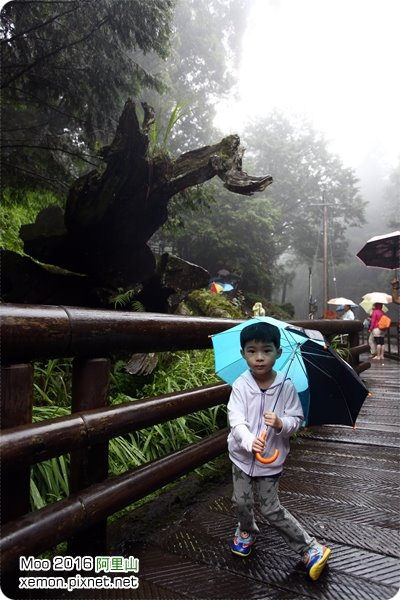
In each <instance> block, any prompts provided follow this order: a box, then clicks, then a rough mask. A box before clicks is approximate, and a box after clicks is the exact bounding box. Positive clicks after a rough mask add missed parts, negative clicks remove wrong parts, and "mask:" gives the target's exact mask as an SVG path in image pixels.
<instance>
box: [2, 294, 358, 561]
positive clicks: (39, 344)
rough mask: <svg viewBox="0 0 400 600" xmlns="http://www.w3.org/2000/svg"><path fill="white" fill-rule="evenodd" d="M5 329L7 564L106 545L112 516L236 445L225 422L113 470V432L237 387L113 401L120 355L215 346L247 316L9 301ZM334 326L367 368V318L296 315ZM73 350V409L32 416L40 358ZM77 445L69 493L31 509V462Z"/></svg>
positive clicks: (222, 398) (187, 409)
mask: <svg viewBox="0 0 400 600" xmlns="http://www.w3.org/2000/svg"><path fill="white" fill-rule="evenodd" d="M0 318H1V333H2V338H1V342H2V354H1V357H2V365H3V366H2V371H1V374H2V397H1V415H2V421H1V423H2V437H1V467H2V469H1V477H2V480H1V490H2V511H1V515H2V522H3V523H4V525H3V528H2V540H1V548H0V549H1V552H2V569H3V570H5V569H13V568H15V567H16V561H17V559H18V557H19V556H21V555H25V556H26V555H32V554H36V553H39V552H41V551H43V550H45V549H47V548H49V547H52V546H54V545H55V544H57V543H59V542H60V541H63V540H69V553H71V554H73V553H78V554H80V555H90V554H92V555H93V554H96V553H101V552H104V549H105V542H106V519H107V516H109V515H111V514H113V513H115V512H116V511H118V510H120V509H122V508H124V507H125V506H128V505H129V504H131V503H132V502H134V501H136V500H138V499H139V498H142V497H144V496H146V495H147V494H149V493H150V492H152V491H154V490H156V489H158V488H160V487H161V486H163V485H165V484H166V483H168V482H171V481H173V480H175V479H176V478H178V477H180V476H181V475H184V474H186V473H188V472H190V471H191V470H193V469H195V468H196V467H198V466H200V465H201V464H204V463H206V462H208V461H210V460H211V459H213V458H215V457H216V456H218V455H219V454H221V453H223V452H224V451H225V450H226V437H227V430H226V429H224V430H221V431H219V432H217V433H216V434H213V435H211V436H209V437H207V438H205V439H202V440H201V441H199V442H196V443H194V444H190V445H188V446H187V447H185V448H183V449H181V450H179V451H177V452H174V453H172V454H170V455H168V456H165V457H163V458H160V459H158V460H155V461H152V462H150V463H147V464H144V465H142V466H141V467H139V468H136V469H132V470H129V471H127V472H125V473H124V474H122V475H118V476H114V477H108V440H109V439H111V438H113V437H116V436H118V435H123V434H126V433H128V432H132V431H137V430H140V429H142V428H144V427H148V426H152V425H155V424H158V423H161V422H163V421H168V420H170V419H173V418H176V417H178V416H181V415H185V414H189V413H193V412H195V411H198V410H201V409H205V408H209V407H212V406H216V405H218V404H221V403H226V402H227V400H228V397H229V392H230V387H229V386H228V385H226V384H223V383H221V384H216V385H210V386H205V387H203V388H199V389H195V390H189V391H185V392H181V393H176V394H169V395H166V396H161V397H157V398H148V399H146V400H141V401H135V402H129V403H125V404H119V405H116V406H107V396H108V384H109V375H110V358H109V357H110V355H113V356H115V355H118V354H119V353H126V352H127V351H128V352H157V351H165V350H188V349H205V348H209V347H211V340H210V338H209V336H210V335H211V334H213V333H218V332H220V331H224V330H225V329H228V328H229V327H232V326H233V325H236V324H237V323H238V321H235V320H231V319H214V318H206V317H182V316H174V315H161V314H152V313H131V312H116V311H107V310H104V311H100V310H90V309H81V308H73V307H62V306H27V305H11V304H3V305H1V306H0ZM292 323H293V324H294V325H297V326H301V327H305V328H310V329H317V330H319V331H321V332H322V333H323V334H324V335H325V336H327V337H328V338H329V337H332V336H333V335H335V334H343V335H345V334H347V335H348V338H349V342H350V353H351V362H352V364H353V366H354V368H355V369H356V370H358V371H359V372H360V371H362V370H363V369H364V368H367V367H368V366H369V363H363V364H360V363H359V355H360V353H361V352H363V351H365V345H364V346H360V345H359V343H358V342H359V338H358V333H359V331H361V330H362V324H361V322H360V321H336V320H335V321H332V320H329V321H317V320H315V321H292ZM58 357H73V358H74V360H73V373H72V398H71V413H72V414H71V415H70V416H67V417H62V418H57V419H50V420H47V421H42V422H40V423H36V424H32V423H31V420H32V402H33V365H32V362H33V361H35V360H45V359H49V358H58ZM64 453H70V489H71V494H70V496H69V497H68V498H65V499H64V500H61V501H59V502H56V503H54V504H52V505H49V506H46V507H44V508H42V509H40V510H37V511H34V512H29V478H30V467H31V465H33V464H35V463H37V462H40V461H42V460H45V459H48V458H52V457H55V456H59V455H61V454H64Z"/></svg>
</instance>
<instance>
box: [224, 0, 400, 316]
mask: <svg viewBox="0 0 400 600" xmlns="http://www.w3.org/2000/svg"><path fill="white" fill-rule="evenodd" d="M399 22H400V3H399V2H398V1H397V0H383V1H379V0H351V1H348V0H324V1H323V2H321V0H302V1H301V2H299V1H298V0H255V1H254V2H253V4H252V9H251V12H250V15H249V20H248V26H247V30H246V33H245V35H244V38H243V44H242V54H241V60H240V67H239V72H238V76H239V79H238V83H237V86H236V88H235V92H234V93H233V94H231V95H230V97H229V98H227V99H225V100H224V101H221V103H220V104H219V106H218V111H217V118H216V121H215V122H216V124H217V125H218V127H220V128H221V129H222V130H223V131H224V132H227V133H230V132H233V131H235V130H237V129H238V128H239V129H241V131H242V132H243V130H245V129H246V122H247V121H248V120H249V119H253V120H254V118H260V117H262V116H263V115H265V114H267V113H269V112H270V111H271V110H272V109H274V108H276V109H278V110H279V111H281V112H284V113H287V114H290V115H304V116H306V117H307V118H308V119H309V120H310V122H311V123H312V125H313V126H314V127H315V128H316V129H317V130H318V131H321V132H322V134H323V135H324V137H325V139H326V140H327V142H328V147H329V150H330V151H331V152H333V153H335V154H337V155H338V156H339V157H340V159H341V160H342V162H343V164H344V165H345V166H348V167H351V168H352V169H354V171H355V173H356V175H357V177H358V178H359V180H360V181H359V188H360V191H361V193H362V197H363V199H364V200H365V201H367V202H368V204H367V206H366V221H367V222H366V224H365V225H364V226H361V227H357V228H349V229H348V230H347V239H348V242H349V245H348V255H347V259H346V261H345V263H344V264H342V265H339V264H335V263H336V262H337V261H336V260H335V257H334V256H333V255H332V254H331V252H330V251H329V249H328V254H330V256H329V295H330V297H333V296H345V297H349V298H351V299H353V300H354V302H356V303H357V302H359V301H360V300H361V296H362V295H363V294H365V293H366V292H369V291H374V290H382V291H387V292H390V280H391V279H392V277H393V272H391V271H387V270H381V269H372V268H367V267H365V266H364V265H363V264H362V263H361V261H360V260H359V259H358V258H357V257H356V256H355V254H356V252H357V251H358V250H360V249H361V247H362V246H363V245H364V243H365V242H366V241H367V240H368V239H369V238H370V237H372V236H374V235H381V234H384V233H388V232H389V231H391V230H393V229H394V228H393V227H392V229H390V227H389V225H388V221H389V219H388V215H387V213H386V212H385V188H386V186H387V184H388V178H389V175H390V173H391V171H392V170H393V169H394V168H395V166H396V165H397V164H398V161H399V160H400V146H399V139H400V111H399V110H398V107H399V106H400V78H399V77H398V57H399V54H400V53H399V50H400V43H399V36H398V23H399ZM271 174H272V175H274V173H271ZM321 243H322V241H321ZM312 280H313V296H315V297H316V298H317V302H318V313H319V314H321V313H322V310H323V307H322V281H321V280H322V266H321V264H320V263H315V264H314V265H313V278H312ZM291 284H292V285H291V286H290V287H289V289H288V290H287V294H286V301H290V302H292V303H293V304H294V305H295V307H296V316H299V317H304V316H306V315H307V314H308V267H307V266H302V267H299V268H298V269H297V272H296V276H295V278H294V279H293V280H292V281H291ZM280 299H281V297H280V290H279V289H276V290H275V291H274V300H276V301H280ZM359 314H360V316H363V314H362V310H361V309H360V313H359Z"/></svg>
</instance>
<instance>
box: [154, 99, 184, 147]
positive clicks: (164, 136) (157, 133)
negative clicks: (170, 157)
mask: <svg viewBox="0 0 400 600" xmlns="http://www.w3.org/2000/svg"><path fill="white" fill-rule="evenodd" d="M187 106H188V102H183V101H178V102H176V104H175V106H174V107H173V108H172V110H171V112H170V114H169V117H168V118H167V120H166V122H165V125H163V122H164V121H165V119H163V115H162V114H161V113H158V114H157V117H156V119H155V121H154V122H153V123H152V124H151V125H150V127H149V132H148V137H149V154H150V156H152V157H154V156H159V155H161V156H162V155H166V154H168V146H169V143H170V139H171V136H172V134H173V131H174V128H175V127H176V125H177V123H178V121H180V120H182V118H183V117H184V115H185V113H186V112H187Z"/></svg>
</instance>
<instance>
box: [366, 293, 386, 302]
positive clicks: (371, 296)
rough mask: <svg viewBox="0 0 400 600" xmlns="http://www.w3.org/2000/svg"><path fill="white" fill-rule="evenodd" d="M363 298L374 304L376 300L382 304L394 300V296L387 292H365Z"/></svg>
mask: <svg viewBox="0 0 400 600" xmlns="http://www.w3.org/2000/svg"><path fill="white" fill-rule="evenodd" d="M363 300H368V301H370V302H372V303H373V304H374V303H375V302H379V303H380V304H389V302H393V298H392V296H391V295H390V294H386V293H385V292H368V294H364V296H363Z"/></svg>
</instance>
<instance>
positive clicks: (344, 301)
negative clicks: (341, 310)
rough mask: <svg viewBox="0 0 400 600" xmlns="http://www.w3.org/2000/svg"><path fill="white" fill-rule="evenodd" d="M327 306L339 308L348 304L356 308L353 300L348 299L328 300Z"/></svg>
mask: <svg viewBox="0 0 400 600" xmlns="http://www.w3.org/2000/svg"><path fill="white" fill-rule="evenodd" d="M328 304H334V305H339V306H344V305H345V304H348V305H349V306H352V307H355V306H358V305H357V304H356V303H355V302H353V300H349V299H348V298H331V299H330V300H328Z"/></svg>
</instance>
